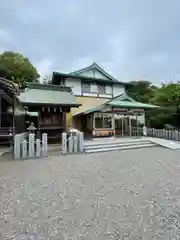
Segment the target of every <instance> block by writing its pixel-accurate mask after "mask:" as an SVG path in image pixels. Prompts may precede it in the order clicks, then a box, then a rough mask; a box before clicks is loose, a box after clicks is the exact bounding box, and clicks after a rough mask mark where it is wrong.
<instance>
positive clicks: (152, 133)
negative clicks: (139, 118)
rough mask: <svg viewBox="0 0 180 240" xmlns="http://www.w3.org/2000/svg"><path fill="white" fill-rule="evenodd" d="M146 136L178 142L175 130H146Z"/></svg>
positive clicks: (178, 137)
mask: <svg viewBox="0 0 180 240" xmlns="http://www.w3.org/2000/svg"><path fill="white" fill-rule="evenodd" d="M146 134H147V136H149V137H156V138H164V139H168V140H174V141H180V132H179V131H177V130H166V129H155V128H147V129H146Z"/></svg>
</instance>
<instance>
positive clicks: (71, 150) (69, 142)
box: [68, 136, 73, 153]
mask: <svg viewBox="0 0 180 240" xmlns="http://www.w3.org/2000/svg"><path fill="white" fill-rule="evenodd" d="M68 152H69V153H72V152H73V137H72V136H70V137H69V138H68Z"/></svg>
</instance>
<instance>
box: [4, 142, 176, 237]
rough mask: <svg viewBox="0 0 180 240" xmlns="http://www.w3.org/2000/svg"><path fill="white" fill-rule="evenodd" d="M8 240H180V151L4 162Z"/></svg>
mask: <svg viewBox="0 0 180 240" xmlns="http://www.w3.org/2000/svg"><path fill="white" fill-rule="evenodd" d="M1 239H2V240H7V239H8V240H10V239H18V240H20V239H21V240H24V239H31V240H42V239H45V240H46V239H47V240H48V239H55V240H61V239H62V240H65V239H68V240H70V239H74V240H75V239H76V240H86V239H87V240H88V239H93V240H100V239H107V240H111V239H114V240H116V239H117V240H118V239H139V240H140V239H151V240H153V239H163V240H166V239H180V151H172V150H167V149H164V148H158V147H157V148H149V149H148V148H147V149H138V150H132V151H124V152H110V153H103V154H92V155H74V156H66V157H62V156H59V157H57V156H53V157H51V158H50V157H49V158H44V159H38V160H37V159H36V160H26V161H6V162H5V161H0V240H1Z"/></svg>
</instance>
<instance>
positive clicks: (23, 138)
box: [14, 133, 48, 159]
mask: <svg viewBox="0 0 180 240" xmlns="http://www.w3.org/2000/svg"><path fill="white" fill-rule="evenodd" d="M47 151H48V144H47V133H43V134H42V140H41V139H39V138H37V139H35V134H34V133H30V134H28V133H20V134H16V135H15V136H14V159H26V158H35V157H42V156H47Z"/></svg>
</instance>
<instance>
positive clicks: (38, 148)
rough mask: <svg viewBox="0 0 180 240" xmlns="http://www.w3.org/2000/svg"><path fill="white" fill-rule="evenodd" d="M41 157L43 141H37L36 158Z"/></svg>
mask: <svg viewBox="0 0 180 240" xmlns="http://www.w3.org/2000/svg"><path fill="white" fill-rule="evenodd" d="M40 156H41V140H40V139H36V157H40Z"/></svg>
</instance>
